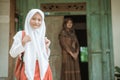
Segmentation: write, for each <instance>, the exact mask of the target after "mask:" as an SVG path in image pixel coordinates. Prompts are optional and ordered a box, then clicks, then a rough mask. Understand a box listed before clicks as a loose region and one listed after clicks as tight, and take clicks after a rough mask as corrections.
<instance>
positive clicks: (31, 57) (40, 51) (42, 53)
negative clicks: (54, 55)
mask: <svg viewBox="0 0 120 80" xmlns="http://www.w3.org/2000/svg"><path fill="white" fill-rule="evenodd" d="M35 13H39V14H40V15H41V17H42V23H41V25H40V27H39V28H38V29H33V28H32V27H31V26H30V19H31V18H32V17H33V15H34V14H35ZM24 26H25V33H26V35H29V36H30V37H31V41H30V42H28V43H27V44H26V45H25V54H24V62H25V74H26V76H27V78H28V80H33V79H34V74H35V65H36V56H38V63H39V69H40V77H41V80H43V78H44V76H45V73H46V71H47V68H48V58H49V56H48V55H47V52H46V46H45V32H46V26H45V22H44V13H43V12H42V11H41V10H39V9H32V10H30V11H29V12H28V14H27V16H26V19H25V25H24Z"/></svg>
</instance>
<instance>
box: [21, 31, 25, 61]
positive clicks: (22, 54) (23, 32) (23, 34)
mask: <svg viewBox="0 0 120 80" xmlns="http://www.w3.org/2000/svg"><path fill="white" fill-rule="evenodd" d="M24 36H25V31H24V30H23V31H22V39H23V38H24ZM23 56H24V52H22V53H21V60H22V61H23Z"/></svg>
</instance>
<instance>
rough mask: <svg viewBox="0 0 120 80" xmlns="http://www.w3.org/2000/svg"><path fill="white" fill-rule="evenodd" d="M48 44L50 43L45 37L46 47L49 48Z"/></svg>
mask: <svg viewBox="0 0 120 80" xmlns="http://www.w3.org/2000/svg"><path fill="white" fill-rule="evenodd" d="M50 43H51V41H50V40H49V39H48V38H47V37H45V44H46V47H49V46H50Z"/></svg>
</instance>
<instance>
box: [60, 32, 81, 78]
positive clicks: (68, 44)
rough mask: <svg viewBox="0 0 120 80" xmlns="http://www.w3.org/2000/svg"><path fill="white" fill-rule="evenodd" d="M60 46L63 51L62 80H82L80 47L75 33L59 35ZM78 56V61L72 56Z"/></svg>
mask: <svg viewBox="0 0 120 80" xmlns="http://www.w3.org/2000/svg"><path fill="white" fill-rule="evenodd" d="M59 41H60V46H61V49H62V69H61V70H62V71H61V80H81V74H80V65H79V58H78V54H79V51H78V53H76V52H77V50H79V45H78V41H77V38H76V36H75V33H74V32H67V31H65V30H63V31H61V33H60V35H59ZM69 51H71V52H72V53H73V55H75V54H77V59H74V57H72V56H71V54H70V53H69Z"/></svg>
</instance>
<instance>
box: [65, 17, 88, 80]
mask: <svg viewBox="0 0 120 80" xmlns="http://www.w3.org/2000/svg"><path fill="white" fill-rule="evenodd" d="M67 17H70V18H72V20H73V23H74V29H75V33H76V36H77V39H78V42H79V46H80V52H79V62H80V70H81V80H89V76H88V50H87V47H88V46H87V27H86V26H87V22H86V15H70V16H64V18H67Z"/></svg>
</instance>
